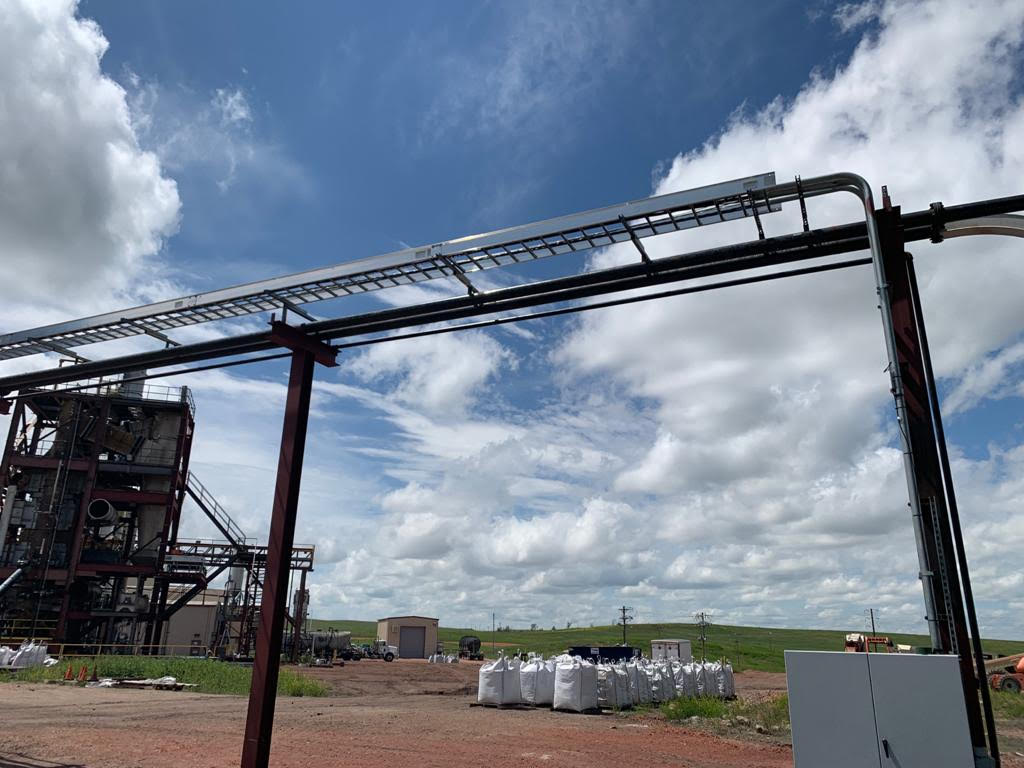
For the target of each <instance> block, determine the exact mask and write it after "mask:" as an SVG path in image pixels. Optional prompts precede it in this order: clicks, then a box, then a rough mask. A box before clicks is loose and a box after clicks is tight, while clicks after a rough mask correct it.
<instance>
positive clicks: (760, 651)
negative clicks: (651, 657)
mask: <svg viewBox="0 0 1024 768" xmlns="http://www.w3.org/2000/svg"><path fill="white" fill-rule="evenodd" d="M310 624H311V625H312V627H313V628H314V629H327V628H328V627H334V628H335V629H337V630H341V631H349V632H351V633H352V639H353V642H356V643H363V642H370V641H372V640H374V639H376V636H377V623H376V622H375V621H350V620H347V619H312V620H311V621H310ZM462 635H476V636H477V637H479V638H480V639H481V641H482V642H483V645H484V653H485V655H487V656H488V657H492V656H495V655H497V652H498V651H500V650H503V649H504V650H506V651H515V650H521V651H535V652H537V653H543V654H545V655H548V656H550V655H554V654H557V653H561V652H562V651H563V650H565V649H566V648H568V647H569V646H571V645H616V644H618V643H621V642H622V628H621V627H616V626H602V627H579V628H573V629H555V630H550V629H539V630H529V629H512V630H509V631H508V632H497V633H495V635H494V637H493V638H492V637H491V633H490V632H481V631H480V630H471V629H459V628H454V627H439V628H438V640H439V641H440V642H442V643H444V647H445V650H446V651H449V652H454V651H455V650H457V649H458V646H459V638H460V637H462ZM845 635H846V632H845V631H843V630H834V629H769V628H765V627H732V626H726V625H714V626H712V627H711V628H710V629H709V630H708V645H707V654H708V658H720V657H723V656H724V657H726V658H728V659H729V660H730V661H732V663H733V666H734V667H735V668H736V669H737V670H743V669H758V670H764V671H767V672H783V671H785V663H784V661H783V657H782V652H783V651H785V650H800V651H841V650H842V649H843V640H844V636H845ZM697 636H698V631H697V629H696V627H695V626H694V625H693V624H631V625H630V626H629V629H628V630H627V635H626V638H627V640H628V642H629V644H630V645H633V646H636V647H640V648H643V649H644V651H645V652H646V653H650V649H651V640H653V639H656V638H682V639H686V640H690V642H691V643H693V649H694V653H695V654H699V643H698V642H697ZM889 637H891V638H893V640H894V641H895V642H897V643H905V644H907V645H927V642H928V641H927V638H926V637H925V636H924V635H889ZM492 639H493V641H494V645H493V646H492V645H491V641H492ZM983 645H984V649H985V652H986V653H991V654H994V655H996V656H1005V655H1008V654H1011V653H1024V642H1018V641H1013V640H985V641H983Z"/></svg>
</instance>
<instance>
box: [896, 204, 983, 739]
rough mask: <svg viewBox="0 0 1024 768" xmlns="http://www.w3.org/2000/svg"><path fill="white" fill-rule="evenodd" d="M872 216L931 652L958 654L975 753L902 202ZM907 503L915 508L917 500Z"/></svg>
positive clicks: (967, 669) (968, 667) (970, 676)
mask: <svg viewBox="0 0 1024 768" xmlns="http://www.w3.org/2000/svg"><path fill="white" fill-rule="evenodd" d="M876 216H877V220H878V225H879V227H878V228H879V236H880V241H881V243H880V244H881V251H882V259H883V262H884V267H885V275H886V279H887V281H888V288H889V290H888V291H887V298H888V301H889V307H890V310H891V313H892V321H893V331H894V334H895V342H896V344H895V347H896V349H895V351H896V358H897V359H896V362H897V365H898V366H899V371H898V372H897V373H898V375H899V377H900V379H901V381H902V385H903V395H904V403H905V414H906V421H905V423H903V422H901V423H900V424H899V428H900V429H901V430H904V431H905V436H904V437H905V442H906V444H907V446H908V448H909V449H910V450H911V457H912V461H913V472H914V480H915V485H916V488H917V494H918V498H917V500H916V501H917V502H918V503H917V505H916V510H915V511H916V512H919V513H920V517H919V518H918V519H917V520H915V529H916V530H915V532H916V533H918V534H919V535H920V540H919V541H918V544H919V547H920V545H922V544H923V546H924V551H925V562H923V563H922V568H921V572H922V583H923V586H924V589H925V603H926V604H928V603H929V602H930V603H931V605H932V606H933V610H934V611H935V614H934V617H933V618H934V624H933V629H934V631H935V632H936V633H937V634H938V643H937V644H935V650H936V651H938V652H939V653H948V654H955V655H956V656H957V657H958V659H959V663H960V678H961V683H962V686H963V691H964V702H965V706H966V709H967V722H968V726H969V728H970V733H971V743H972V745H973V746H974V748H975V752H976V754H977V752H978V750H979V749H980V750H981V751H982V752H984V751H985V749H986V747H985V731H984V727H983V724H982V718H981V707H980V704H979V701H978V681H977V679H976V678H975V674H974V663H973V659H972V654H971V646H970V640H969V635H968V630H967V618H966V615H965V610H964V600H963V593H962V592H961V590H960V580H959V574H958V571H957V562H956V549H955V548H954V546H953V539H952V534H951V531H950V524H949V508H948V506H947V503H946V494H945V487H944V483H943V478H942V470H941V466H940V462H939V452H938V443H937V439H936V432H935V422H934V421H933V418H932V410H931V402H930V400H929V382H928V377H927V374H926V371H925V367H924V358H923V349H922V345H921V338H920V335H919V332H918V322H917V315H916V312H915V307H914V302H913V295H912V289H911V285H910V279H909V273H908V270H907V255H906V253H905V252H904V250H903V246H904V241H903V232H902V227H901V225H900V210H899V207H895V208H892V209H888V210H880V211H877V212H876ZM932 386H934V382H932ZM912 501H913V500H912ZM911 506H912V508H913V507H914V506H915V505H913V504H912V505H911ZM919 551H920V550H919ZM933 643H934V638H933Z"/></svg>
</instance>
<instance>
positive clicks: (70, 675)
mask: <svg viewBox="0 0 1024 768" xmlns="http://www.w3.org/2000/svg"><path fill="white" fill-rule="evenodd" d="M64 679H65V680H74V679H75V672H74V670H73V669H71V662H70V661H69V662H68V669H67V671H66V672H65V673H64Z"/></svg>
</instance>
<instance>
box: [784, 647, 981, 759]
mask: <svg viewBox="0 0 1024 768" xmlns="http://www.w3.org/2000/svg"><path fill="white" fill-rule="evenodd" d="M786 682H787V685H788V687H789V717H790V721H791V723H792V728H793V761H794V764H795V766H796V768H821V767H822V766H828V767H829V768H867V767H868V766H879V768H938V767H940V766H941V767H942V768H972V767H973V765H974V755H973V751H972V749H971V738H970V732H969V731H968V728H967V711H966V708H965V707H964V699H963V689H962V688H961V686H960V669H959V666H958V664H957V659H956V657H955V656H916V655H909V654H907V655H903V654H886V653H831V652H822V651H786Z"/></svg>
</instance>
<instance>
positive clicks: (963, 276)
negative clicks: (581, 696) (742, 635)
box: [0, 0, 1024, 637]
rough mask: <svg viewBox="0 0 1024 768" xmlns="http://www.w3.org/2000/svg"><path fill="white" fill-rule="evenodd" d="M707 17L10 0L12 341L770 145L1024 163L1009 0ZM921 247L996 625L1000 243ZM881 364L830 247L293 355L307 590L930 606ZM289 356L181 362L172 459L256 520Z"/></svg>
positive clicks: (424, 601)
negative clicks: (193, 428) (311, 570)
mask: <svg viewBox="0 0 1024 768" xmlns="http://www.w3.org/2000/svg"><path fill="white" fill-rule="evenodd" d="M720 6H721V4H719V6H715V7H691V5H690V4H683V3H669V2H664V3H657V2H632V3H627V2H616V3H586V4H584V3H575V2H568V0H566V1H565V2H558V3H531V2H525V1H524V2H516V3H486V4H480V3H462V4H458V3H445V4H434V5H423V4H417V3H404V4H403V3H395V4H389V5H388V6H386V7H385V8H383V9H378V8H373V7H371V6H365V5H364V6H357V5H355V4H346V5H342V4H322V5H303V6H299V7H298V8H295V7H292V6H284V5H277V6H274V5H256V6H254V5H251V4H243V3H219V4H215V5H199V4H192V3H176V4H171V3H155V2H153V3H150V2H146V3H142V2H140V3H133V4H114V3H97V2H82V3H81V4H80V5H78V6H77V7H76V6H75V5H74V4H73V3H68V2H57V1H56V0H55V2H53V3H43V4H30V3H26V4H24V5H21V4H15V5H13V6H11V8H10V10H7V11H0V43H2V42H3V41H4V39H6V40H7V45H6V46H4V45H0V51H4V50H6V51H7V53H6V54H4V53H0V65H4V64H5V61H6V64H7V66H6V67H4V66H0V72H3V71H6V72H7V75H6V77H7V78H9V79H6V80H5V79H4V78H5V76H4V75H3V74H0V88H4V89H5V92H7V93H8V94H9V95H10V98H9V99H8V102H7V106H6V107H4V106H0V131H2V132H3V133H4V135H6V136H8V137H9V138H10V140H9V141H7V142H6V143H5V147H3V148H0V173H6V174H8V175H10V178H20V179H22V181H21V182H20V183H19V184H18V186H17V189H18V194H17V195H14V194H13V193H10V192H9V193H8V194H7V195H4V193H3V192H0V196H2V197H3V199H2V200H0V203H3V204H4V205H0V234H2V235H3V242H6V243H7V244H8V245H7V248H6V256H7V259H8V260H9V261H10V263H11V264H12V265H13V268H14V270H16V271H18V272H19V273H20V274H22V275H23V278H22V288H23V290H22V292H21V293H20V294H19V295H18V296H17V297H15V298H14V299H12V301H11V302H10V304H9V305H8V309H7V311H6V312H5V313H4V315H3V323H2V325H3V329H7V330H14V329H19V328H24V327H31V326H34V325H39V324H41V323H44V322H53V321H56V320H59V319H64V318H66V317H69V316H77V315H82V314H88V313H92V312H96V311H101V310H102V311H107V310H109V309H111V308H114V307H116V306H128V305H133V304H138V303H141V302H144V301H150V300H154V299H157V298H167V297H171V296H175V295H180V294H184V293H190V292H195V291H201V290H207V289H211V288H216V287H220V286H223V285H227V284H234V283H238V282H245V281H250V280H254V279H258V278H260V277H265V276H272V275H277V274H281V273H285V272H291V271H296V270H300V269H304V268H309V267H314V266H321V265H324V264H330V263H337V262H342V261H347V260H350V259H355V258H361V257H364V256H369V255H373V254H376V253H382V252H387V251H392V250H397V249H399V248H402V247H405V245H418V244H424V243H433V242H438V241H441V240H444V239H449V238H452V237H457V236H461V235H465V234H471V233H474V232H480V231H486V230H490V229H494V228H498V227H503V226H509V225H513V224H517V223H523V222H527V221H530V220H535V219H540V218H547V217H551V216H555V215H559V214H562V213H568V212H572V211H577V210H583V209H587V208H591V207H596V206H602V205H607V204H611V203H615V202H621V201H625V200H629V199H635V198H639V197H643V196H646V195H649V194H652V193H663V192H669V191H673V190H677V189H684V188H688V187H693V186H698V185H701V184H707V183H713V182H716V181H721V180H724V179H729V178H735V177H739V176H746V175H750V174H754V173H760V172H764V171H768V170H774V171H775V172H776V173H777V174H778V176H779V178H780V179H785V178H790V177H792V175H794V174H797V173H799V174H801V175H803V176H805V177H807V176H811V175H814V174H818V173H827V172H831V171H836V170H853V171H858V172H860V173H862V174H864V175H865V176H866V177H867V178H868V180H869V181H870V182H871V183H872V184H873V185H874V186H875V189H876V192H877V191H878V189H879V187H880V186H881V185H882V184H886V185H888V187H889V189H890V190H891V192H892V194H893V197H894V199H895V200H896V202H898V203H902V204H903V205H904V208H905V209H907V210H914V209H919V208H924V207H927V205H928V203H930V202H931V201H933V200H939V199H941V200H944V201H945V202H947V203H957V202H964V201H968V200H972V199H978V198H984V197H992V196H998V195H1005V194H1017V193H1019V192H1020V191H1021V190H1020V182H1019V179H1020V178H1021V177H1022V173H1021V172H1022V171H1024V153H1022V152H1021V150H1020V149H1019V147H1020V146H1022V142H1021V139H1022V138H1024V108H1022V106H1021V102H1020V93H1021V88H1020V80H1019V74H1018V73H1019V72H1020V71H1021V66H1020V65H1021V41H1022V36H1024V27H1022V25H1024V19H1022V11H1021V9H1019V8H1017V7H1015V4H1013V3H1001V2H995V0H993V2H990V3H981V4H978V5H969V6H964V5H962V4H958V3H953V2H948V3H943V2H937V1H936V2H909V1H908V2H902V1H901V2H895V1H890V2H866V3H852V4H844V5H828V4H824V3H819V4H812V5H810V6H808V5H807V4H806V3H795V2H794V3H784V2H765V3H758V4H745V5H744V6H742V7H743V12H742V13H737V12H736V9H735V7H732V8H730V7H726V6H721V7H720ZM86 20H92V21H91V22H89V21H86ZM926 46H930V47H931V48H934V49H936V50H941V52H942V55H941V56H937V57H934V60H931V57H927V56H923V55H922V54H921V51H922V50H926ZM5 56H6V57H7V58H6V59H5ZM54 105H56V106H54ZM112 148H113V149H112ZM7 188H8V189H12V188H14V187H13V185H7ZM5 206H6V207H5ZM3 211H7V213H4V212H3ZM811 217H812V223H813V224H814V225H816V226H824V225H828V224H833V223H839V222H844V221H851V220H854V219H855V218H856V217H857V206H856V205H855V204H854V203H853V202H852V201H840V200H832V199H829V200H822V201H816V202H815V205H812V207H811ZM765 226H766V227H767V228H768V231H769V233H770V234H781V233H785V232H790V231H794V230H795V229H796V228H798V227H799V217H798V213H797V212H794V211H788V210H787V211H784V212H783V213H780V214H777V215H773V216H772V217H766V221H765ZM711 230H714V231H711ZM719 230H721V231H719ZM753 234H754V233H753V230H752V228H751V227H750V225H749V223H747V224H743V225H736V226H733V225H722V226H721V227H716V228H710V229H709V231H706V232H701V233H692V234H690V235H687V236H686V238H683V239H677V240H676V241H673V242H668V243H657V242H655V243H652V245H651V246H650V247H651V249H652V254H653V255H655V256H657V255H667V254H668V253H672V252H675V251H677V250H679V249H682V248H698V247H703V246H705V245H708V244H713V243H719V242H736V241H738V240H743V239H749V238H750V237H752V236H753ZM913 250H914V253H915V256H916V257H917V264H918V269H919V272H920V275H921V281H922V291H923V292H924V300H925V306H926V312H927V319H928V322H929V330H930V336H931V340H932V344H933V347H934V349H933V355H934V357H935V364H936V369H937V371H938V373H939V375H940V376H941V378H942V381H941V387H942V392H943V396H944V398H945V401H946V404H947V411H948V414H947V431H948V433H949V437H950V440H951V444H952V446H951V448H952V451H953V453H954V457H955V464H956V466H955V473H956V475H957V482H958V487H959V489H960V492H961V508H962V510H963V512H964V519H965V525H966V527H967V536H968V548H969V552H970V554H971V556H972V563H973V565H974V573H975V578H976V581H975V589H976V592H977V594H978V595H979V600H980V605H981V614H982V623H983V625H984V626H985V628H986V631H988V632H989V633H991V634H996V635H999V636H1004V637H1020V636H1021V635H1022V633H1024V624H1022V623H1021V621H1020V619H1019V618H1018V617H1019V616H1020V615H1021V610H1020V609H1021V608H1024V601H1021V600H1020V599H1019V598H1018V597H1017V593H1018V592H1019V587H1020V586H1021V581H1022V580H1024V577H1022V575H1021V573H1020V572H1019V569H1017V568H1016V567H1015V566H1014V565H1012V564H1013V563H1015V562H1016V552H1017V551H1019V544H1020V543H1021V542H1019V541H1018V539H1019V538H1020V537H1021V536H1020V535H1019V534H1017V533H1014V530H1024V527H1022V526H1021V524H1020V523H1024V505H1022V504H1021V502H1022V501H1024V482H1022V480H1021V478H1022V474H1021V470H1022V469H1024V397H1022V395H1024V387H1022V383H1021V382H1022V372H1024V341H1022V339H1024V336H1022V333H1024V311H1022V306H1021V302H1020V301H1019V296H1018V294H1019V291H1018V290H1017V289H1016V288H1015V286H1016V285H1019V284H1020V282H1019V281H1020V278H1022V277H1024V260H1021V259H1020V258H1019V254H1018V253H1017V251H1016V250H1015V247H1014V245H1013V244H1012V243H1006V242H1003V241H999V240H995V239H990V240H986V241H984V242H959V243H954V242H950V243H947V244H943V245H941V246H933V245H931V244H920V245H916V246H915V247H914V249H913ZM632 258H635V255H634V254H632V253H631V252H630V251H629V249H627V248H618V247H613V248H610V249H606V250H604V251H602V252H599V253H594V254H590V255H588V256H587V257H585V258H584V257H579V258H577V259H576V260H569V259H553V260H550V261H548V262H544V263H538V264H535V265H531V266H529V267H527V268H523V269H520V270H519V271H518V272H515V271H511V270H496V271H494V272H491V273H487V274H486V275H485V276H480V277H479V278H478V279H479V280H480V281H481V283H480V284H481V285H482V286H483V287H495V286H500V285H507V284H510V282H513V281H515V280H518V279H522V278H524V277H527V276H539V275H550V274H555V273H560V274H561V273H565V272H566V271H572V270H578V269H584V268H590V267H594V266H603V265H608V264H613V263H620V262H621V261H623V260H626V259H632ZM40 286H42V287H40ZM459 290H461V289H460V288H459V287H458V286H457V285H437V286H429V287H426V288H421V289H418V290H411V289H410V290H406V289H398V290H393V291H385V292H380V293H378V294H374V295H370V296H364V297H360V298H350V299H346V300H345V301H343V302H334V303H332V304H331V305H325V304H322V305H316V306H315V307H311V308H310V309H312V311H314V312H315V313H317V314H320V315H324V316H327V315H332V314H339V313H347V312H354V311H360V310H364V309H372V308H377V307H381V306H385V305H393V304H402V303H408V302H411V301H420V300H424V299H431V298H436V297H438V296H441V295H446V294H448V293H451V292H453V291H459ZM264 321H265V318H253V319H252V320H250V321H247V322H243V323H241V324H239V326H238V327H246V328H253V327H256V325H258V324H259V323H261V322H264ZM0 330H2V329H0ZM224 330H225V329H220V330H219V331H218V330H217V329H213V328H209V327H202V328H194V329H192V330H190V331H187V332H183V334H182V339H183V340H192V339H197V338H207V337H208V336H209V334H212V333H217V332H224ZM143 345H144V343H143ZM883 352H884V351H883V347H882V339H881V333H880V326H879V323H878V318H877V314H876V310H875V308H874V293H873V288H872V286H871V282H870V279H869V276H868V275H867V274H866V273H864V272H857V273H842V274H835V275H830V276H817V277H811V278H803V279H800V280H793V281H786V283H785V284H784V285H781V284H776V285H771V286H763V287H748V288H742V289H735V290H732V291H727V292H716V293H715V294H705V295H701V296H694V297H686V298H681V299H671V300H666V301H662V302H657V303H649V304H647V305H636V306H634V307H633V308H630V309H626V310H615V311H607V312H599V313H588V314H587V315H586V316H584V317H574V318H568V319H559V320H546V321H542V322H537V323H531V324H529V325H524V326H523V327H522V328H521V329H514V328H511V327H505V328H503V329H495V330H490V331H487V332H477V333H472V334H465V335H458V336H455V335H449V336H445V337H436V338H434V339H430V340H423V341H419V342H415V343H395V344H388V345H382V346H379V347H375V348H372V349H368V350H364V351H360V352H353V353H347V354H345V355H344V356H343V360H344V362H343V365H342V366H341V367H340V368H339V369H337V370H335V371H325V372H322V374H321V376H320V379H319V384H318V389H317V392H316V400H315V412H314V419H313V425H312V426H313V428H312V430H311V436H310V444H309V452H308V454H307V471H306V474H305V478H304V481H303V482H304V484H303V498H302V509H301V513H300V521H299V534H298V536H299V538H300V539H302V540H303V541H308V542H312V543H316V544H317V546H318V566H317V571H316V577H315V579H314V581H313V585H312V591H313V600H314V604H313V608H314V613H315V614H316V615H319V616H334V617H348V618H374V617H375V616H376V615H378V614H379V615H387V614H394V613H401V612H405V611H413V612H417V613H427V614H432V615H439V616H440V617H441V619H442V622H444V623H447V624H477V625H480V626H483V625H484V624H486V622H487V621H489V614H490V613H491V611H492V610H493V611H496V612H497V613H498V615H499V618H500V619H501V620H502V621H503V623H511V624H513V625H522V626H529V624H531V623H534V622H536V623H538V624H540V625H542V626H548V625H551V624H559V625H561V624H563V623H564V622H565V621H568V620H572V621H574V622H584V623H589V622H600V623H607V622H609V621H610V620H611V619H612V617H613V609H614V606H616V605H621V604H622V601H626V603H627V604H630V605H633V606H634V608H635V613H636V615H637V618H638V619H639V620H642V621H643V620H672V619H685V618H687V617H689V616H690V615H692V613H694V612H695V611H699V610H711V611H713V612H714V613H715V615H716V617H717V619H716V620H718V621H720V622H725V623H762V624H769V625H777V626H834V627H850V628H859V627H860V625H861V623H862V620H863V610H864V609H865V608H867V607H875V608H878V609H880V610H881V616H882V620H883V627H885V628H887V629H910V630H912V629H923V622H922V621H921V613H922V601H921V596H920V587H919V585H918V583H917V580H916V577H915V574H916V563H915V559H914V551H913V538H912V534H911V528H910V523H909V519H908V518H907V516H906V513H905V511H904V504H905V486H903V480H902V471H901V468H900V465H899V456H898V452H897V451H896V450H895V434H894V432H893V424H892V423H891V419H890V402H889V399H888V391H887V381H886V377H885V375H884V373H883V372H882V368H883V366H884V354H883ZM100 354H103V352H102V351H101V350H97V352H96V355H100ZM45 364H47V361H45V360H42V359H40V360H35V359H31V360H23V361H20V362H16V363H13V364H12V363H8V364H6V365H5V367H4V369H3V370H14V368H15V367H16V366H25V365H34V366H41V365H45ZM284 375H285V372H284V369H283V367H282V366H281V365H277V364H267V365H263V366H258V367H253V368H250V369H244V370H242V369H234V370H232V371H230V372H220V373H212V374H202V375H198V376H191V377H188V378H184V377H183V378H182V379H181V382H182V383H187V384H189V385H190V386H193V387H194V389H195V392H196V399H197V403H198V417H197V418H198V425H199V426H198V434H197V441H196V448H195V451H194V454H193V468H194V469H195V470H196V472H197V474H198V475H199V476H200V477H201V478H203V481H204V483H206V485H208V486H209V487H210V488H211V489H212V490H213V491H214V492H215V493H216V494H217V495H218V497H219V498H221V500H222V501H223V502H224V503H225V505H226V506H228V508H229V509H231V510H232V511H233V512H234V514H235V515H236V517H237V518H238V519H239V520H240V522H241V523H242V524H243V526H244V527H245V528H246V530H247V531H249V532H250V533H251V534H252V535H255V536H263V535H265V532H266V524H267V516H268V510H269V501H270V494H271V489H272V481H273V468H274V466H275V462H276V443H277V440H278V437H279V434H278V430H279V425H280V413H281V405H282V402H283V382H284V378H283V377H284ZM186 531H187V532H188V533H189V534H190V535H210V534H211V533H212V531H211V530H209V528H208V526H206V527H204V525H203V524H202V522H201V521H199V520H195V521H193V522H191V523H190V524H189V526H188V527H187V528H186Z"/></svg>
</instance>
